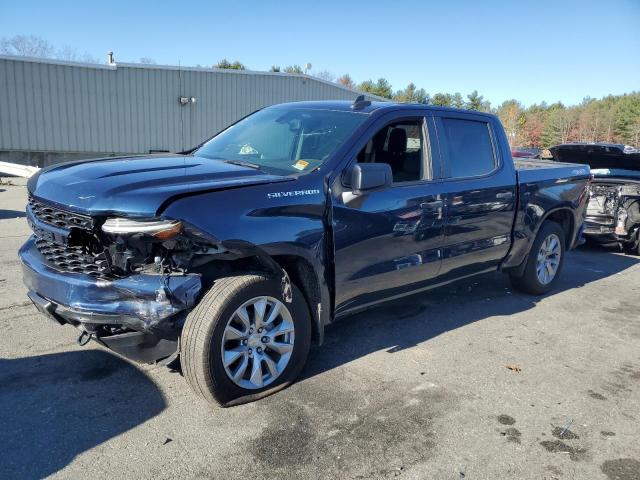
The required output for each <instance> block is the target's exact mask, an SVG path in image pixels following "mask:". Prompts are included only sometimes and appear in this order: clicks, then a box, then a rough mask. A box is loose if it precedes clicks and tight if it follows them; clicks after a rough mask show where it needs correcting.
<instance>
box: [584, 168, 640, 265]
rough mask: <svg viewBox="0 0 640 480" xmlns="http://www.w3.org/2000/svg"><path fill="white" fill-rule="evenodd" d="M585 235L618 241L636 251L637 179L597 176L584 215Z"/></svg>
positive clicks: (639, 217)
mask: <svg viewBox="0 0 640 480" xmlns="http://www.w3.org/2000/svg"><path fill="white" fill-rule="evenodd" d="M585 226H586V229H585V232H584V233H585V236H587V237H588V238H590V239H592V240H594V241H597V242H600V243H608V242H617V243H619V244H620V245H621V246H622V247H624V248H625V249H626V250H629V251H634V252H636V253H638V251H639V239H638V232H639V230H640V180H639V181H633V180H624V181H622V180H620V179H611V178H609V179H604V178H596V180H595V181H594V182H593V183H592V185H591V198H590V201H589V206H588V208H587V216H586V219H585Z"/></svg>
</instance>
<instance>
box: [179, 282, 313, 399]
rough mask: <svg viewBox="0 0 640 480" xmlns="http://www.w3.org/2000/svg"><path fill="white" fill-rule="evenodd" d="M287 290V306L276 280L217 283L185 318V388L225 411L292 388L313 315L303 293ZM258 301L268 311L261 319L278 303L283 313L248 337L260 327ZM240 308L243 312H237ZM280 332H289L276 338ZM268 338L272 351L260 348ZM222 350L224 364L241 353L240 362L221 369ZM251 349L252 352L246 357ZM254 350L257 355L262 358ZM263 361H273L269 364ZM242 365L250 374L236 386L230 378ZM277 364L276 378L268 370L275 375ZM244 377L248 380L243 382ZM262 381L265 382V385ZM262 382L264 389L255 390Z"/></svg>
mask: <svg viewBox="0 0 640 480" xmlns="http://www.w3.org/2000/svg"><path fill="white" fill-rule="evenodd" d="M291 287H292V299H291V300H292V301H291V303H287V302H286V301H285V299H284V298H283V292H282V284H281V282H280V279H275V278H272V277H269V276H266V275H264V274H261V273H255V274H247V275H242V276H237V277H226V278H222V279H219V280H216V281H215V283H214V285H213V286H212V287H211V289H210V290H209V291H208V292H207V293H206V294H205V295H204V297H203V298H202V300H201V301H200V303H199V304H198V305H197V306H196V307H195V308H194V309H193V310H192V311H191V313H189V315H188V316H187V320H186V322H185V325H184V328H183V330H182V334H181V338H180V362H181V366H182V371H183V374H184V377H185V378H186V380H187V383H188V384H189V386H190V387H191V388H192V389H193V391H194V392H195V393H196V394H197V395H199V396H200V397H202V398H204V399H205V400H207V401H208V402H211V403H214V404H219V405H220V406H223V407H228V406H232V405H239V404H242V403H247V402H251V401H254V400H257V399H259V398H263V397H265V396H267V395H270V394H272V393H275V392H276V391H278V390H281V389H283V388H285V387H287V386H288V385H290V384H291V383H293V381H294V380H295V379H296V378H297V376H298V375H299V374H300V372H301V371H302V368H303V367H304V364H305V362H306V360H307V355H308V353H309V348H310V346H311V316H310V314H309V308H308V306H307V302H306V300H305V298H304V296H303V295H302V292H300V290H299V289H298V288H297V287H296V286H295V285H292V286H291ZM261 301H265V302H266V303H267V306H266V307H265V308H262V311H263V312H265V314H264V317H268V316H269V313H270V312H271V311H273V310H274V306H275V305H277V304H278V302H279V303H280V305H279V310H278V312H281V313H278V315H279V316H278V317H277V318H276V320H275V321H273V322H272V324H266V325H267V326H265V327H264V329H265V330H264V331H263V333H262V334H258V333H257V332H258V330H257V328H253V329H252V331H253V332H254V333H253V334H251V335H249V334H248V332H249V331H250V330H249V326H250V325H254V326H255V325H257V324H258V323H259V322H258V320H257V319H256V318H257V317H258V314H257V312H258V310H259V307H258V305H259V303H258V302H261ZM251 302H254V303H251ZM243 306H244V307H245V308H244V309H242V308H241V307H243ZM283 307H284V309H283ZM267 309H268V310H267ZM238 311H242V312H243V313H244V315H242V316H241V315H237V314H236V313H237V312H238ZM248 312H249V313H248ZM251 315H253V316H251ZM249 317H250V318H249ZM266 319H267V320H268V318H266ZM252 322H253V323H252ZM278 322H280V323H278ZM291 323H293V329H292V330H291V329H290V324H291ZM259 324H260V325H262V323H259ZM275 324H278V325H279V327H278V328H277V329H276V327H275V326H273V325H275ZM268 325H272V326H271V329H272V330H266V329H267V328H269V327H268ZM241 329H244V333H243V332H240V330H241ZM280 330H282V331H285V330H286V331H287V332H291V333H284V334H278V333H277V332H278V331H280ZM274 332H275V333H274ZM239 333H243V336H239V335H238V334H239ZM261 335H264V336H261ZM267 335H276V336H275V337H274V338H273V339H272V341H271V343H272V346H271V347H266V346H265V345H267V344H265V343H259V342H264V341H265V338H267V339H268V338H269V337H267ZM277 335H282V336H277ZM256 337H257V338H256ZM278 339H279V340H278ZM242 342H245V344H243V343H242ZM247 342H248V343H247ZM252 342H253V343H252ZM291 343H292V344H293V348H292V349H291V348H290V344H291ZM276 345H278V346H279V348H281V346H282V345H289V347H286V348H287V349H289V351H290V354H289V353H288V352H287V353H283V354H282V356H281V355H280V354H279V353H278V351H276V350H272V349H271V348H274V347H275V346H276ZM252 347H253V348H252ZM263 347H264V348H263ZM223 349H225V353H224V358H226V359H230V358H232V357H233V356H234V355H236V354H237V352H238V351H240V350H242V352H243V353H242V354H240V357H239V359H238V360H234V363H231V364H230V365H227V366H226V367H225V365H224V364H223ZM250 350H251V351H252V352H249V351H250ZM258 350H261V352H260V354H258ZM287 355H289V356H288V357H287V358H286V359H285V360H286V361H284V360H283V358H284V357H285V356H287ZM267 357H268V358H270V359H271V362H269V363H268V360H267ZM274 359H275V361H274ZM245 360H246V361H247V365H248V366H245V368H246V370H248V372H244V373H243V375H242V376H240V377H239V378H238V379H237V381H234V380H233V379H232V378H231V376H232V375H233V374H234V373H236V372H240V370H241V367H242V364H243V363H244V362H245ZM256 363H257V364H258V365H259V367H257V368H258V369H260V373H257V370H253V368H254V366H255V364H256ZM281 363H282V364H283V365H284V366H283V367H282V368H281V369H280V370H279V371H278V372H277V375H273V374H271V372H273V371H274V370H272V369H271V367H273V368H275V369H276V370H277V369H278V368H279V367H280V364H281ZM227 372H229V373H227ZM253 372H256V375H255V378H256V379H260V381H255V382H254V381H253V380H254V376H253V375H251V374H252V373H253ZM262 372H266V373H264V374H263V373H262ZM247 376H250V378H249V379H247V378H246V377H247ZM263 377H264V378H266V380H265V381H264V382H263V380H262V378H263ZM269 380H270V381H269ZM262 383H264V386H262V387H259V386H258V385H259V384H262ZM247 387H248V388H247Z"/></svg>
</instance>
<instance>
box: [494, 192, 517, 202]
mask: <svg viewBox="0 0 640 480" xmlns="http://www.w3.org/2000/svg"><path fill="white" fill-rule="evenodd" d="M496 198H497V199H500V200H511V199H512V198H513V192H500V193H496Z"/></svg>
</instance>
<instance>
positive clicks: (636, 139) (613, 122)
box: [336, 75, 640, 148]
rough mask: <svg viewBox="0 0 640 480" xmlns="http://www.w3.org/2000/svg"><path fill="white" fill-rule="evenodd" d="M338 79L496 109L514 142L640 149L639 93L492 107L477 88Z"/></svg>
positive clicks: (409, 96) (417, 99)
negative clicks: (434, 88)
mask: <svg viewBox="0 0 640 480" xmlns="http://www.w3.org/2000/svg"><path fill="white" fill-rule="evenodd" d="M336 81H337V83H339V84H341V85H344V86H346V87H349V88H353V89H356V90H360V91H362V92H367V93H371V94H373V95H378V96H380V97H384V98H388V99H390V100H394V101H396V102H406V103H422V104H426V105H438V106H443V107H455V108H465V109H469V110H479V111H483V112H491V113H495V114H496V115H498V117H500V120H501V122H502V124H503V126H504V128H505V131H506V132H507V136H508V138H509V143H510V144H511V145H512V146H523V147H540V148H549V147H551V146H553V145H558V144H560V143H567V142H610V143H624V144H628V145H633V146H636V147H640V92H632V93H629V94H624V95H608V96H606V97H604V98H601V99H595V98H590V97H587V98H585V99H584V100H583V101H582V102H581V103H580V104H579V105H573V106H566V105H564V104H563V103H561V102H557V103H552V104H547V103H546V102H542V103H536V104H533V105H530V106H529V107H525V106H524V105H523V104H522V103H521V102H519V101H518V100H515V99H513V100H506V101H504V102H502V104H500V105H498V106H496V107H492V105H491V103H490V102H489V101H487V100H485V99H484V97H483V96H482V95H480V94H478V92H477V91H476V90H474V91H473V92H471V93H470V94H468V95H466V96H465V97H463V96H462V95H461V94H460V93H454V94H450V93H436V94H434V95H429V94H428V93H427V92H426V91H425V90H424V89H423V88H417V87H416V85H415V84H414V83H409V85H408V86H407V87H406V88H405V89H404V90H398V91H395V92H394V91H393V89H392V87H391V85H390V84H389V82H388V81H387V80H386V79H384V78H380V79H378V80H377V81H376V82H372V81H371V80H367V81H364V82H362V83H360V84H357V85H356V84H355V83H354V82H353V80H352V79H351V77H350V76H349V75H343V76H342V77H339V78H338V79H337V80H336Z"/></svg>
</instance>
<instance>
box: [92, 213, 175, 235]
mask: <svg viewBox="0 0 640 480" xmlns="http://www.w3.org/2000/svg"><path fill="white" fill-rule="evenodd" d="M181 230H182V222H180V221H179V220H132V219H130V218H108V219H107V220H106V221H105V222H104V224H102V231H103V232H105V233H110V234H114V235H135V234H138V233H141V234H145V235H151V236H152V237H155V238H157V239H158V240H169V239H170V238H173V237H175V236H176V235H178V234H179V233H180V231H181Z"/></svg>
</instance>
